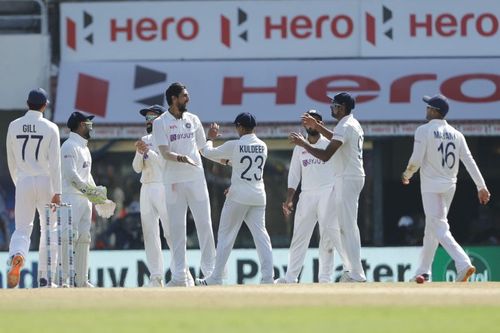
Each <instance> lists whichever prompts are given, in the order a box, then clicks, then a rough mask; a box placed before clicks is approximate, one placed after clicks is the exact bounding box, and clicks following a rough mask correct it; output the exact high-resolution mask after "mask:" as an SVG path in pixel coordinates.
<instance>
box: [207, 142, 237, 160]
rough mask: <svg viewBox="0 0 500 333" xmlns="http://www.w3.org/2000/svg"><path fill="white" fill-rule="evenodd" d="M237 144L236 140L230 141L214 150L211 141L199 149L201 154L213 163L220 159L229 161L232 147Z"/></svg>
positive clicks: (231, 155)
mask: <svg viewBox="0 0 500 333" xmlns="http://www.w3.org/2000/svg"><path fill="white" fill-rule="evenodd" d="M237 144H238V140H230V141H226V142H224V143H223V144H222V145H220V146H218V147H216V148H214V147H213V143H212V141H208V142H207V143H206V145H205V147H203V148H202V149H201V154H202V155H203V156H205V157H206V158H209V159H211V160H213V161H217V160H221V159H226V160H231V159H232V157H233V151H234V147H235V146H236V145H237Z"/></svg>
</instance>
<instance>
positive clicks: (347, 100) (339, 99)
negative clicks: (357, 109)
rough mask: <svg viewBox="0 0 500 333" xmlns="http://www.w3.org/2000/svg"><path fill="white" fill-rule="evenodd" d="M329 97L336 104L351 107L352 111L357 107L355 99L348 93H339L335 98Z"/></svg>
mask: <svg viewBox="0 0 500 333" xmlns="http://www.w3.org/2000/svg"><path fill="white" fill-rule="evenodd" d="M328 97H329V98H330V99H331V100H332V102H333V103H334V104H341V105H345V106H347V107H349V108H350V109H351V110H352V109H354V106H356V102H355V101H354V98H352V96H351V95H350V94H348V93H346V92H341V93H338V94H337V95H335V96H331V95H328Z"/></svg>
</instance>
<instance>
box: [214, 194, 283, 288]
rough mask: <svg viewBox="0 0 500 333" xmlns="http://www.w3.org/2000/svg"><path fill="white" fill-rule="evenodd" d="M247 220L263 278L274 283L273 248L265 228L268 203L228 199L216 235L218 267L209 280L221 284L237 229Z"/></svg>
mask: <svg viewBox="0 0 500 333" xmlns="http://www.w3.org/2000/svg"><path fill="white" fill-rule="evenodd" d="M243 221H245V223H246V225H247V226H248V229H249V230H250V233H251V234H252V237H253V240H254V242H255V248H256V249H257V254H258V255H259V262H260V266H261V267H260V268H261V273H262V276H261V281H262V282H263V283H273V280H274V279H273V278H274V268H273V253H272V252H273V251H272V247H271V239H270V238H269V234H268V233H267V230H266V206H250V205H244V204H241V203H238V202H235V201H232V200H229V199H226V201H225V202H224V207H223V208H222V213H221V217H220V224H219V232H218V234H217V256H216V260H215V268H214V271H213V273H212V275H211V276H209V277H208V279H209V280H211V281H214V282H215V283H217V284H220V283H222V278H223V276H224V268H225V266H226V262H227V260H228V258H229V254H230V253H231V250H232V249H233V246H234V242H235V240H236V236H237V235H238V231H239V230H240V229H241V225H242V223H243Z"/></svg>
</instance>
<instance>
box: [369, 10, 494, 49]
mask: <svg viewBox="0 0 500 333" xmlns="http://www.w3.org/2000/svg"><path fill="white" fill-rule="evenodd" d="M360 5H361V8H360V14H361V17H362V18H361V23H362V27H361V29H359V31H362V32H363V33H364V34H365V35H364V36H362V37H361V38H360V41H361V55H362V56H364V57H377V56H383V57H416V56H431V57H435V56H444V57H449V56H498V55H499V54H500V43H498V40H499V38H500V30H499V29H500V27H499V26H500V25H499V22H500V2H498V1H493V0H482V1H481V0H479V1H467V0H458V1H457V0H439V1H435V0H420V1H404V0H384V1H361V3H360Z"/></svg>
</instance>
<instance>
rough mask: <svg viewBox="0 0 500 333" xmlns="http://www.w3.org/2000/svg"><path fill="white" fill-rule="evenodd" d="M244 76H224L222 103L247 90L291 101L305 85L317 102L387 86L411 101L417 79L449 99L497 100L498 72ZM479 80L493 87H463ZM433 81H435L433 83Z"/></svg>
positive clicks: (362, 96)
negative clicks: (251, 79) (381, 78)
mask: <svg viewBox="0 0 500 333" xmlns="http://www.w3.org/2000/svg"><path fill="white" fill-rule="evenodd" d="M244 79H245V78H244V77H225V78H224V81H223V86H222V105H242V104H243V96H244V95H249V94H273V95H274V96H275V103H276V105H293V104H296V100H297V95H298V93H297V89H298V88H299V87H304V86H305V93H306V95H307V96H308V97H309V98H310V99H312V100H314V101H318V102H322V103H330V101H329V99H328V97H326V96H327V94H328V93H332V92H336V91H348V92H354V93H356V94H357V96H356V102H357V103H365V102H370V101H372V100H374V99H376V98H377V97H379V95H380V92H381V91H382V89H389V93H388V97H389V103H391V104H393V103H411V92H412V88H413V87H414V86H415V85H416V84H417V83H421V84H422V83H427V84H429V83H432V84H435V83H437V84H438V85H439V91H440V92H441V93H442V94H443V95H445V96H446V97H448V98H449V99H451V100H454V101H458V102H462V103H498V102H500V75H498V74H495V73H465V74H460V75H455V76H451V77H447V78H445V77H440V78H439V79H438V75H437V74H435V73H432V72H423V73H412V74H408V75H403V76H400V77H395V78H393V79H392V82H391V84H390V85H389V86H388V87H387V88H385V86H384V87H382V85H381V84H380V83H379V82H377V81H376V78H372V77H369V76H365V75H352V74H336V75H330V76H323V77H318V78H315V79H312V80H311V81H310V82H301V83H300V84H299V77H298V76H297V75H290V76H277V77H276V80H275V83H271V84H270V85H267V86H248V85H246V84H245V82H244ZM474 81H482V82H484V84H485V85H491V86H492V87H494V89H493V91H491V92H487V93H485V94H484V95H483V96H477V95H476V94H472V93H470V92H468V91H467V89H464V88H465V87H467V84H468V83H469V82H474ZM434 82H435V83H434Z"/></svg>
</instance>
